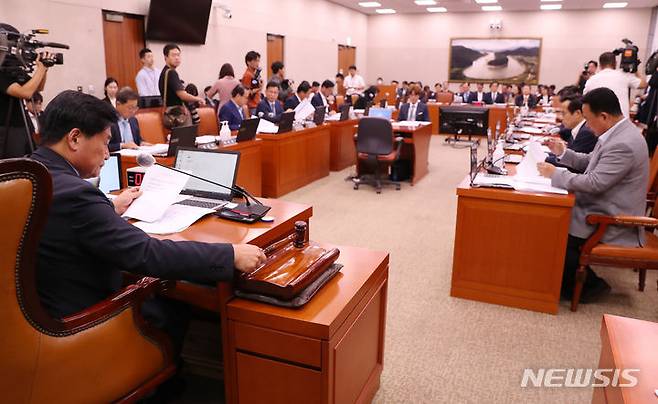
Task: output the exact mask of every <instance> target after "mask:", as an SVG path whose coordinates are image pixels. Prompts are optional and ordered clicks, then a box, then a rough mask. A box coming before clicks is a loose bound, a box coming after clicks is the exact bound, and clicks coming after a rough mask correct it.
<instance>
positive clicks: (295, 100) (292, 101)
mask: <svg viewBox="0 0 658 404" xmlns="http://www.w3.org/2000/svg"><path fill="white" fill-rule="evenodd" d="M310 90H311V85H310V84H309V83H308V81H306V80H304V81H302V82H301V83H299V86H297V93H296V94H295V95H293V96H291V97H289V98H288V99H287V100H286V103H285V104H284V105H283V109H285V110H286V111H292V110H294V109H295V108H297V105H299V104H300V103H301V102H302V101H304V100H305V99H306V96H307V95H308V92H309V91H310Z"/></svg>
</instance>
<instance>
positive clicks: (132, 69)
mask: <svg viewBox="0 0 658 404" xmlns="http://www.w3.org/2000/svg"><path fill="white" fill-rule="evenodd" d="M103 38H104V42H105V72H106V74H107V77H114V78H115V79H116V80H117V81H118V82H119V88H121V87H124V86H130V87H132V88H133V89H134V90H137V87H136V85H135V75H137V72H138V71H139V69H141V68H142V63H141V62H140V61H139V51H140V50H141V49H142V48H144V46H145V45H146V42H145V41H144V16H142V15H129V14H121V13H116V12H113V11H106V10H103Z"/></svg>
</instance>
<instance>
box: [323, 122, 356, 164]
mask: <svg viewBox="0 0 658 404" xmlns="http://www.w3.org/2000/svg"><path fill="white" fill-rule="evenodd" d="M358 122H359V121H358V119H348V120H346V121H331V122H327V125H328V126H329V133H330V136H331V151H330V160H329V169H330V170H331V171H340V170H343V169H345V168H347V167H349V166H353V165H354V164H356V147H355V146H354V134H355V133H356V129H355V128H354V126H355V125H356V124H357V123H358Z"/></svg>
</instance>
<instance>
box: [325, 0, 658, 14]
mask: <svg viewBox="0 0 658 404" xmlns="http://www.w3.org/2000/svg"><path fill="white" fill-rule="evenodd" d="M329 1H331V2H332V3H336V4H340V5H342V6H345V7H348V8H351V9H353V10H357V11H360V12H362V13H365V14H376V12H375V8H364V7H361V6H359V5H358V3H359V2H361V1H369V0H329ZM376 1H377V2H379V3H381V5H382V6H381V7H378V8H392V9H394V10H395V11H397V12H398V13H405V14H412V13H425V14H429V13H428V12H427V10H426V8H427V7H445V8H447V9H448V12H453V11H454V12H484V11H482V10H481V9H480V6H481V5H480V4H477V3H476V2H475V0H437V1H436V3H437V4H436V5H434V6H418V5H416V4H415V3H414V0H376ZM618 1H627V2H628V6H627V7H629V8H643V7H654V6H658V0H563V1H561V2H549V3H546V2H545V3H541V2H540V1H539V0H498V3H497V4H498V5H500V6H502V7H503V11H533V10H536V11H539V5H540V4H562V9H563V10H586V9H601V8H602V6H603V3H606V2H618ZM486 5H489V4H486ZM439 14H441V13H439Z"/></svg>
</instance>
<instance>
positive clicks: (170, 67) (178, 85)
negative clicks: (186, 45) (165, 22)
mask: <svg viewBox="0 0 658 404" xmlns="http://www.w3.org/2000/svg"><path fill="white" fill-rule="evenodd" d="M162 53H163V54H164V58H165V64H166V66H165V67H164V69H162V72H161V73H160V80H159V82H158V87H159V89H160V94H162V97H163V98H164V100H165V107H173V106H176V105H184V103H186V102H198V103H199V105H201V106H205V105H206V100H205V99H204V98H203V97H198V96H194V95H192V94H188V93H187V92H186V91H185V87H184V86H183V82H182V81H181V79H180V78H179V77H178V72H177V71H176V68H177V67H178V66H180V64H181V50H180V47H179V46H178V45H176V44H173V43H170V44H167V45H165V46H164V48H163V49H162ZM165 83H166V87H167V88H166V91H165Z"/></svg>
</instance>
